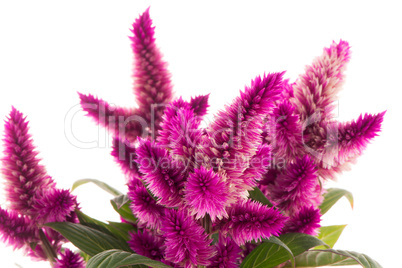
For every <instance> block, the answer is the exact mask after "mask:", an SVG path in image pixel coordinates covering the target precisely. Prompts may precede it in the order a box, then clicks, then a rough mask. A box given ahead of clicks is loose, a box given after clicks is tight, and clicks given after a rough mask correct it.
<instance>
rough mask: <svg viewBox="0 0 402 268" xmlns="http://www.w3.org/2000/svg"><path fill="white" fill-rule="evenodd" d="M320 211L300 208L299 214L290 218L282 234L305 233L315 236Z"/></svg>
mask: <svg viewBox="0 0 402 268" xmlns="http://www.w3.org/2000/svg"><path fill="white" fill-rule="evenodd" d="M320 221H321V214H320V209H315V208H314V207H312V206H311V207H302V208H301V209H300V211H299V212H297V213H296V214H295V215H293V216H292V217H290V219H289V220H288V221H287V222H286V224H285V227H284V228H283V232H282V233H305V234H308V235H317V233H318V228H320V226H321V225H320Z"/></svg>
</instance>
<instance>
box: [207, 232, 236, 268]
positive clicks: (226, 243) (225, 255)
mask: <svg viewBox="0 0 402 268" xmlns="http://www.w3.org/2000/svg"><path fill="white" fill-rule="evenodd" d="M215 247H216V250H217V254H216V255H215V257H213V258H212V259H211V265H209V266H208V268H215V267H219V268H221V267H222V268H223V267H224V268H238V267H239V265H240V253H241V252H242V250H241V248H240V247H239V246H238V245H237V244H236V243H235V242H233V240H232V239H230V237H226V238H225V237H223V236H220V237H219V242H218V243H216V244H215Z"/></svg>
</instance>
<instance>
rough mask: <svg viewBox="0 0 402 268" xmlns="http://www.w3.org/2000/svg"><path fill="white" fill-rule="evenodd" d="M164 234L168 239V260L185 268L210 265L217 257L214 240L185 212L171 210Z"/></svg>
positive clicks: (165, 222) (164, 224)
mask: <svg viewBox="0 0 402 268" xmlns="http://www.w3.org/2000/svg"><path fill="white" fill-rule="evenodd" d="M162 232H163V233H164V237H165V238H166V242H165V245H166V260H168V261H171V262H174V263H177V264H180V265H182V266H184V267H197V265H209V264H210V261H209V259H211V257H213V256H214V255H215V253H216V252H215V249H214V247H212V246H210V243H211V242H212V239H208V235H207V234H205V233H204V229H203V228H202V227H201V226H200V225H199V224H198V223H197V222H196V221H195V220H194V219H193V217H192V216H190V215H189V214H188V213H187V212H186V211H185V210H183V209H181V210H173V209H170V210H168V211H167V212H166V216H165V217H164V219H163V224H162Z"/></svg>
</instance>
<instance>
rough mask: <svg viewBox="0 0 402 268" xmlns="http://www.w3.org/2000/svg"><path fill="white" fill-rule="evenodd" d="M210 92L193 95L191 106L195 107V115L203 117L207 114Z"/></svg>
mask: <svg viewBox="0 0 402 268" xmlns="http://www.w3.org/2000/svg"><path fill="white" fill-rule="evenodd" d="M208 98H209V94H207V95H199V96H197V97H194V98H193V97H191V100H190V107H191V109H193V111H194V114H195V116H197V117H202V116H204V115H206V114H207V109H208V107H209V104H208Z"/></svg>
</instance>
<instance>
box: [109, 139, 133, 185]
mask: <svg viewBox="0 0 402 268" xmlns="http://www.w3.org/2000/svg"><path fill="white" fill-rule="evenodd" d="M111 155H112V156H113V158H114V160H115V161H116V163H117V164H118V165H119V166H120V168H121V169H122V170H123V172H124V174H125V175H126V177H127V180H130V179H132V178H133V177H138V176H140V175H139V172H138V166H137V163H136V162H135V160H136V157H137V154H136V152H135V147H134V144H132V143H130V142H129V141H128V140H125V141H123V140H122V139H120V138H118V137H114V138H113V144H112V152H111Z"/></svg>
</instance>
